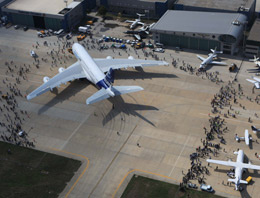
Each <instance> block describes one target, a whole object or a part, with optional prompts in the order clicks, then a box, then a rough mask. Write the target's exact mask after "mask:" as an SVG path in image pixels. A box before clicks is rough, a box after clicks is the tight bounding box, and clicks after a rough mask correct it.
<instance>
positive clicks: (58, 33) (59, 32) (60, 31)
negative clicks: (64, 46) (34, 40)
mask: <svg viewBox="0 0 260 198" xmlns="http://www.w3.org/2000/svg"><path fill="white" fill-rule="evenodd" d="M63 31H64V30H63V29H60V30H59V31H55V32H54V34H56V35H60V34H61V33H62V32H63Z"/></svg>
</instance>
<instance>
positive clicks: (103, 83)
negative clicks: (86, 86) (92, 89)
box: [96, 79, 110, 89]
mask: <svg viewBox="0 0 260 198" xmlns="http://www.w3.org/2000/svg"><path fill="white" fill-rule="evenodd" d="M96 85H97V86H99V88H100V89H101V88H104V89H107V88H109V87H110V84H109V83H108V82H107V81H105V79H103V80H100V81H98V82H97V84H96Z"/></svg>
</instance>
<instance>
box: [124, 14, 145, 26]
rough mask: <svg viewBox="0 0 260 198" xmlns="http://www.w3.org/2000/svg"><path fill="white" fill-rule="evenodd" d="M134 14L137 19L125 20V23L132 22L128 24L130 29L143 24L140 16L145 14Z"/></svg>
mask: <svg viewBox="0 0 260 198" xmlns="http://www.w3.org/2000/svg"><path fill="white" fill-rule="evenodd" d="M136 14H137V16H138V19H135V20H134V21H131V20H126V21H125V22H126V23H132V24H131V25H130V29H134V28H135V27H136V26H137V25H144V23H142V22H141V17H142V16H145V15H144V14H138V13H136Z"/></svg>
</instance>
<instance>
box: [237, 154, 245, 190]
mask: <svg viewBox="0 0 260 198" xmlns="http://www.w3.org/2000/svg"><path fill="white" fill-rule="evenodd" d="M243 162H244V152H243V150H239V151H238V154H237V166H236V169H235V177H236V178H239V180H240V179H242V173H243V170H244V169H243ZM238 182H239V181H238ZM235 185H236V188H238V185H239V183H235Z"/></svg>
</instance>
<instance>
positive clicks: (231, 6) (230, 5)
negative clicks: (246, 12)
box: [174, 0, 255, 12]
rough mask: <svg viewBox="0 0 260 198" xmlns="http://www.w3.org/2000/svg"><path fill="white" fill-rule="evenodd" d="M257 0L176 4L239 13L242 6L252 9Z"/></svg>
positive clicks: (185, 0)
mask: <svg viewBox="0 0 260 198" xmlns="http://www.w3.org/2000/svg"><path fill="white" fill-rule="evenodd" d="M254 1H255V0H246V1H245V0H235V1H226V0H192V1H191V0H177V1H176V2H175V3H174V4H180V5H184V7H185V6H191V7H200V8H210V9H218V10H230V11H235V12H237V11H238V10H239V8H240V7H241V6H243V7H244V8H251V6H252V4H253V3H254Z"/></svg>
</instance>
